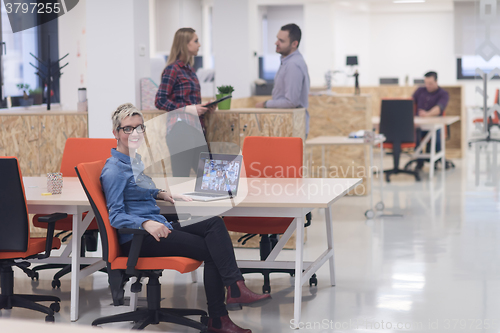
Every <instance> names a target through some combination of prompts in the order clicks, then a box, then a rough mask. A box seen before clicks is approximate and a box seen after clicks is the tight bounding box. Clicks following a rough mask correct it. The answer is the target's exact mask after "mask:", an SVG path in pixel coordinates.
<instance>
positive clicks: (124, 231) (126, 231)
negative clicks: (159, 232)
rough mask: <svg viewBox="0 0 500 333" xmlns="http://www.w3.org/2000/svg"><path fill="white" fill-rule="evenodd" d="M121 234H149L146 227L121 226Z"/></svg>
mask: <svg viewBox="0 0 500 333" xmlns="http://www.w3.org/2000/svg"><path fill="white" fill-rule="evenodd" d="M118 233H119V234H129V235H130V234H132V235H149V232H147V231H146V230H144V229H133V228H120V229H118Z"/></svg>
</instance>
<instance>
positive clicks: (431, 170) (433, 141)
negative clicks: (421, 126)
mask: <svg viewBox="0 0 500 333" xmlns="http://www.w3.org/2000/svg"><path fill="white" fill-rule="evenodd" d="M437 130H438V128H436V127H434V128H433V129H432V136H431V158H430V159H429V160H430V163H429V180H431V181H432V178H433V177H434V162H436V136H437V135H436V134H437Z"/></svg>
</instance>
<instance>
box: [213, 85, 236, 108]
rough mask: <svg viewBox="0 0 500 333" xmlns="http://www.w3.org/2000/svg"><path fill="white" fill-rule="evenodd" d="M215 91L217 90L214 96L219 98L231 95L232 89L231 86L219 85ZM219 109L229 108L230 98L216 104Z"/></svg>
mask: <svg viewBox="0 0 500 333" xmlns="http://www.w3.org/2000/svg"><path fill="white" fill-rule="evenodd" d="M217 91H218V92H219V93H218V94H217V95H215V97H216V98H217V99H220V98H222V97H224V96H228V95H231V94H232V93H233V91H234V88H233V86H220V87H217ZM218 107H219V110H229V109H231V98H228V99H226V100H224V101H222V102H220V103H219V104H218Z"/></svg>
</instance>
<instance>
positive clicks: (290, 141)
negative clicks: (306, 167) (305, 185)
mask: <svg viewBox="0 0 500 333" xmlns="http://www.w3.org/2000/svg"><path fill="white" fill-rule="evenodd" d="M302 150H303V144H302V139H301V138H281V137H267V136H248V137H246V138H245V141H244V142H243V149H242V153H243V163H245V171H246V176H247V177H249V178H302V174H303V170H302V169H303V168H302V165H303V164H302V160H303V153H302Z"/></svg>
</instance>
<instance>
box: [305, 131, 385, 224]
mask: <svg viewBox="0 0 500 333" xmlns="http://www.w3.org/2000/svg"><path fill="white" fill-rule="evenodd" d="M384 141H385V138H384V139H380V138H375V140H374V141H373V142H365V141H364V139H362V138H348V137H345V136H319V137H317V138H314V139H309V140H306V150H307V151H308V154H309V165H312V148H313V147H318V146H319V147H321V166H322V167H323V168H322V170H323V177H326V175H325V172H326V168H325V154H326V152H325V150H326V148H327V147H328V146H337V145H355V146H359V145H362V146H368V147H370V163H369V164H370V168H368V172H367V173H366V174H368V175H369V179H370V209H368V210H367V211H366V212H365V216H366V217H367V218H368V219H372V218H374V217H375V212H374V208H375V209H376V210H378V211H382V210H384V200H383V186H384V181H383V177H382V175H380V177H379V179H380V202H378V203H377V204H376V205H375V207H374V206H373V172H372V170H371V168H372V167H373V166H374V164H373V146H377V145H380V144H381V143H383V142H384ZM383 163H384V147H383V146H382V145H381V146H380V172H383V170H384V164H383ZM365 166H366V164H365Z"/></svg>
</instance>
